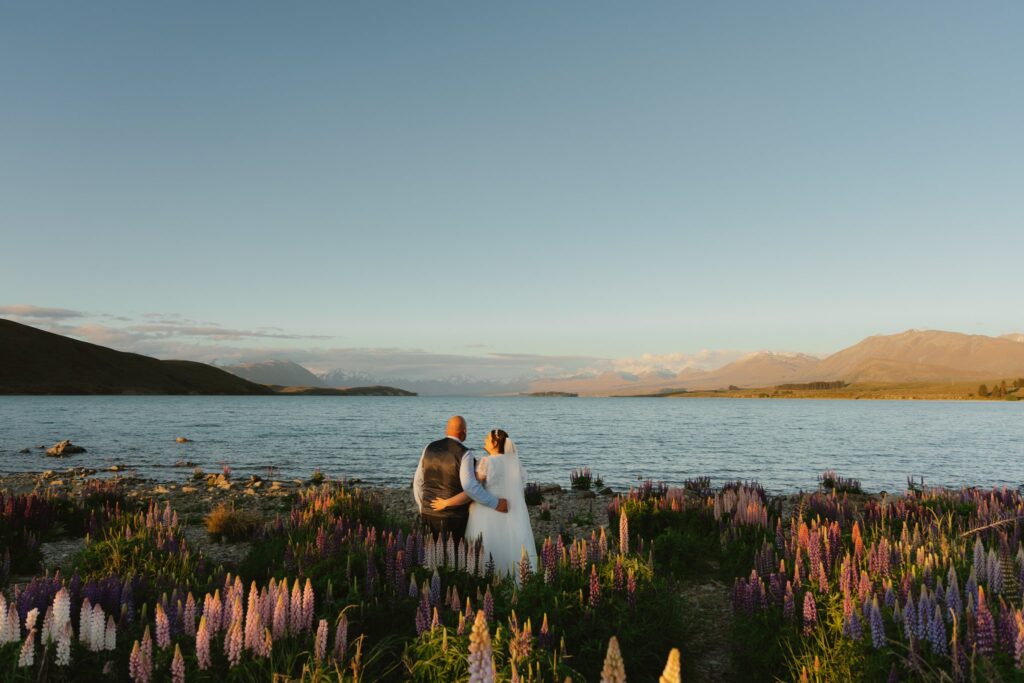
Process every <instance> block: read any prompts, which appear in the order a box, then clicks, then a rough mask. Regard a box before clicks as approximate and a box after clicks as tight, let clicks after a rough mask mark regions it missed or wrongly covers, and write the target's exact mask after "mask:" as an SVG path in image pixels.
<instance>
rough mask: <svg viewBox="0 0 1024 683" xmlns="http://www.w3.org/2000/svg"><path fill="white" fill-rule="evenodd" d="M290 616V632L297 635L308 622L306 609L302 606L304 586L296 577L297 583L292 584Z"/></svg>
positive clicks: (289, 606)
mask: <svg viewBox="0 0 1024 683" xmlns="http://www.w3.org/2000/svg"><path fill="white" fill-rule="evenodd" d="M288 616H289V617H290V618H291V623H290V624H289V629H290V630H289V632H290V633H291V634H292V635H295V634H297V633H299V632H300V631H301V630H302V627H303V626H304V625H305V623H306V618H305V611H304V610H303V607H302V587H301V586H300V585H299V580H298V579H295V583H294V584H292V599H291V603H290V604H289V605H288Z"/></svg>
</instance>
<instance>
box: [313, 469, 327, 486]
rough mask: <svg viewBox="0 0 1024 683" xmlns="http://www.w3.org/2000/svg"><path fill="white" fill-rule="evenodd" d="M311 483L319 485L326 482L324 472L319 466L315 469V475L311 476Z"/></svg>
mask: <svg viewBox="0 0 1024 683" xmlns="http://www.w3.org/2000/svg"><path fill="white" fill-rule="evenodd" d="M309 483H310V484H313V485H314V486H319V485H320V484H322V483H324V473H323V472H321V471H320V468H319V467H317V468H316V469H315V470H313V475H312V476H311V477H310V478H309Z"/></svg>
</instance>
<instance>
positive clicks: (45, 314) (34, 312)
mask: <svg viewBox="0 0 1024 683" xmlns="http://www.w3.org/2000/svg"><path fill="white" fill-rule="evenodd" d="M0 315H9V316H16V317H19V318H35V319H38V320H64V319H67V318H82V317H85V314H84V313H82V312H81V311H72V310H71V309H68V308H47V307H45V306H32V305H30V304H11V305H9V306H0Z"/></svg>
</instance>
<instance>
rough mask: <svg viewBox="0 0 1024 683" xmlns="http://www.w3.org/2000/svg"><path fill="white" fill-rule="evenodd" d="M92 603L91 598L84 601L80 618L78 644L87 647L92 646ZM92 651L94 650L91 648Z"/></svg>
mask: <svg viewBox="0 0 1024 683" xmlns="http://www.w3.org/2000/svg"><path fill="white" fill-rule="evenodd" d="M90 636H92V602H91V601H90V600H89V598H85V599H84V600H82V609H81V610H80V611H79V617H78V642H80V643H85V644H86V646H87V647H89V646H91V645H92V641H91V638H90ZM90 649H92V648H91V647H90Z"/></svg>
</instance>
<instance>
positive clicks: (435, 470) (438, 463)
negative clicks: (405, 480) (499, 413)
mask: <svg viewBox="0 0 1024 683" xmlns="http://www.w3.org/2000/svg"><path fill="white" fill-rule="evenodd" d="M445 433H446V436H445V438H443V439H441V440H440V441H434V442H433V443H431V444H429V445H427V447H426V448H424V449H423V455H422V456H420V464H419V465H418V466H417V467H416V476H415V478H414V479H413V484H412V494H413V497H414V498H415V499H416V505H417V506H418V507H419V509H420V517H421V518H422V519H423V523H424V524H425V525H426V526H427V527H428V528H429V529H430V531H431V532H432V533H433V534H434V535H435V536H436V537H437V538H441V539H444V538H447V537H448V534H451V535H452V536H453V537H454V538H455V539H456V541H457V540H458V539H460V538H463V537H464V536H465V535H466V523H467V522H468V521H469V505H456V506H453V507H448V508H445V509H444V510H433V509H431V507H430V502H431V501H433V500H434V499H435V498H451V497H452V496H456V495H458V494H460V493H462V492H463V491H465V492H466V494H467V495H468V496H469V497H470V498H472V499H473V500H474V501H476V502H477V503H480V504H481V505H486V506H487V507H489V508H494V509H495V510H497V511H498V512H508V501H507V500H505V499H504V498H501V499H498V498H495V497H494V496H493V495H491V494H490V493H488V492H487V489H485V488H484V487H483V486H481V485H480V482H479V481H477V478H476V459H475V458H474V457H473V453H472V452H471V451H470V450H469V449H468V448H467V447H466V446H465V444H463V443H462V442H463V441H465V440H466V420H465V419H463V418H462V417H461V416H459V415H455V416H453V417H452V418H451V419H449V420H448V428H447V429H446V430H445Z"/></svg>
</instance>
